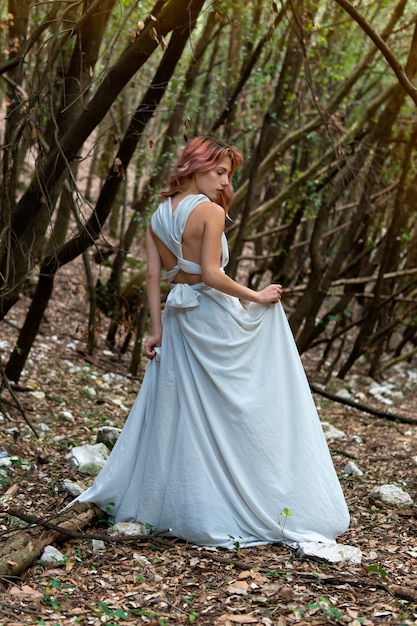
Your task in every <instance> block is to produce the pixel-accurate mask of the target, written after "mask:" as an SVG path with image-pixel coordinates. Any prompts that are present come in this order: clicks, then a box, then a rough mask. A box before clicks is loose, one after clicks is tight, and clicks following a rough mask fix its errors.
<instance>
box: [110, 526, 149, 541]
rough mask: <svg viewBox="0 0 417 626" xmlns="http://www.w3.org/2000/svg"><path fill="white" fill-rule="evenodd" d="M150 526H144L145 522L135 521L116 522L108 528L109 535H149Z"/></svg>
mask: <svg viewBox="0 0 417 626" xmlns="http://www.w3.org/2000/svg"><path fill="white" fill-rule="evenodd" d="M150 532H151V531H150V528H149V527H148V526H145V524H139V523H135V522H117V524H114V525H113V526H112V527H111V528H110V531H109V533H110V535H123V536H129V537H131V536H134V535H149V534H150Z"/></svg>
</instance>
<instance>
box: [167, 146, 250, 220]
mask: <svg viewBox="0 0 417 626" xmlns="http://www.w3.org/2000/svg"><path fill="white" fill-rule="evenodd" d="M224 157H229V159H230V161H231V170H230V176H229V187H226V188H225V189H224V191H223V192H222V194H221V198H220V201H219V204H220V205H221V206H222V207H223V208H224V209H225V210H227V208H228V206H229V204H230V202H231V199H232V195H233V187H232V176H233V173H234V172H235V171H236V169H237V168H238V167H239V166H240V165H241V164H242V162H243V157H242V155H241V154H240V152H239V150H238V149H237V148H235V146H231V145H228V144H226V143H223V142H222V141H218V140H217V139H214V138H213V137H209V136H204V135H202V136H199V137H194V139H191V141H189V142H188V143H187V144H186V146H185V147H184V149H183V151H182V153H181V155H180V157H179V158H178V161H177V163H176V165H175V169H174V173H173V174H172V176H171V178H170V180H169V185H168V187H167V188H166V189H164V190H163V191H161V196H162V197H163V198H168V197H169V196H175V194H177V193H179V192H181V191H183V190H184V187H185V184H186V183H187V182H188V181H189V179H190V178H191V177H192V176H193V175H194V174H196V173H197V172H207V171H208V170H211V169H214V168H215V167H216V165H217V163H218V162H219V161H221V160H222V159H223V158H224Z"/></svg>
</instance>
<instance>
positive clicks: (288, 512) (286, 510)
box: [278, 507, 292, 537]
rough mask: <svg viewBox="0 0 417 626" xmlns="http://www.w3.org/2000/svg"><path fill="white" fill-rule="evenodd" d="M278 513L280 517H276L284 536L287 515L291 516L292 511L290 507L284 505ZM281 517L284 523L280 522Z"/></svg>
mask: <svg viewBox="0 0 417 626" xmlns="http://www.w3.org/2000/svg"><path fill="white" fill-rule="evenodd" d="M279 515H280V517H279V518H278V524H279V527H280V529H281V533H282V536H283V537H285V526H286V523H287V519H288V518H289V517H292V511H291V509H289V508H287V507H284V508H283V509H282V511H281V513H280V514H279ZM281 517H283V518H284V523H282V522H281Z"/></svg>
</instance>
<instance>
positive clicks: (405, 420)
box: [310, 383, 417, 426]
mask: <svg viewBox="0 0 417 626" xmlns="http://www.w3.org/2000/svg"><path fill="white" fill-rule="evenodd" d="M310 389H311V391H313V392H314V393H317V394H319V395H320V396H323V397H324V398H327V399H328V400H332V401H333V402H339V404H346V405H347V406H350V407H352V408H353V409H356V410H357V411H363V412H364V413H369V414H370V415H375V416H376V417H382V418H383V419H386V420H388V421H389V422H401V423H402V424H413V425H414V426H417V419H414V418H412V417H405V415H399V414H398V413H388V412H387V411H382V410H381V409H376V408H374V407H371V406H368V405H366V404H361V403H360V402H355V401H354V400H349V398H341V397H340V396H336V395H335V394H333V393H328V392H327V391H325V390H324V389H322V388H321V387H318V386H317V385H315V384H314V383H310Z"/></svg>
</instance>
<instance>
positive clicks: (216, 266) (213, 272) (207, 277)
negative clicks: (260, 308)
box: [201, 203, 282, 304]
mask: <svg viewBox="0 0 417 626" xmlns="http://www.w3.org/2000/svg"><path fill="white" fill-rule="evenodd" d="M224 219H225V215H224V210H223V209H222V207H220V206H219V205H218V204H214V203H212V204H211V205H210V208H209V210H208V211H206V212H205V220H204V233H203V240H202V247H201V270H202V278H203V281H204V282H205V283H206V285H208V286H209V287H214V288H215V289H218V290H219V291H222V292H223V293H227V294H229V295H231V296H236V297H237V298H239V299H241V300H247V301H249V302H258V303H259V304H273V303H276V302H278V301H279V300H280V298H281V294H282V287H281V285H268V286H267V287H265V288H264V289H261V290H260V291H255V290H254V289H249V287H245V286H243V285H240V284H239V283H237V282H236V281H234V280H233V279H232V278H230V276H227V274H225V273H224V272H222V270H221V269H220V252H219V250H220V243H221V237H222V233H223V229H224Z"/></svg>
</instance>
